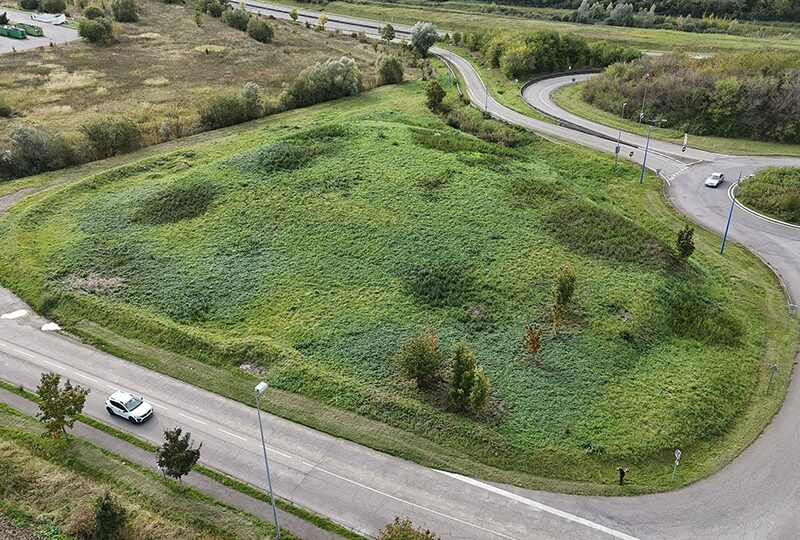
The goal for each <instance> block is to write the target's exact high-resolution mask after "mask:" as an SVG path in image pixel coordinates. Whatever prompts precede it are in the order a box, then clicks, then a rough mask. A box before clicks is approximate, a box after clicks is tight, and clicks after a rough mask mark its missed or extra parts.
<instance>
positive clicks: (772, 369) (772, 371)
mask: <svg viewBox="0 0 800 540" xmlns="http://www.w3.org/2000/svg"><path fill="white" fill-rule="evenodd" d="M777 372H778V364H772V365H771V366H770V367H769V383H768V384H767V394H769V391H770V389H771V388H772V379H774V378H775V374H776V373H777Z"/></svg>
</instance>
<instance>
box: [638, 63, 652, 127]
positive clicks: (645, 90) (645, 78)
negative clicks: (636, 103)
mask: <svg viewBox="0 0 800 540" xmlns="http://www.w3.org/2000/svg"><path fill="white" fill-rule="evenodd" d="M649 82H650V74H649V73H645V75H644V97H642V109H641V110H640V111H639V122H638V123H639V124H641V123H642V120H644V103H645V101H647V87H648V86H649V85H648V84H647V83H649Z"/></svg>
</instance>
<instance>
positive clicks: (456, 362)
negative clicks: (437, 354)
mask: <svg viewBox="0 0 800 540" xmlns="http://www.w3.org/2000/svg"><path fill="white" fill-rule="evenodd" d="M477 367H478V364H477V362H476V360H475V353H474V352H472V350H470V349H469V348H468V347H467V346H466V345H458V346H457V347H456V350H455V352H454V353H453V368H452V369H453V373H452V376H451V378H450V389H449V390H448V392H447V397H448V399H449V400H450V403H452V404H453V405H455V406H456V407H459V408H461V409H465V408H467V407H468V406H469V405H470V396H471V394H472V387H473V385H474V383H475V369H476V368H477Z"/></svg>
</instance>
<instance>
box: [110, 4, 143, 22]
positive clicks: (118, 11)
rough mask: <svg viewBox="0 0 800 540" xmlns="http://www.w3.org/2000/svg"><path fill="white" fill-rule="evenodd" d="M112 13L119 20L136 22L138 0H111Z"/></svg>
mask: <svg viewBox="0 0 800 540" xmlns="http://www.w3.org/2000/svg"><path fill="white" fill-rule="evenodd" d="M111 13H112V15H114V20H115V21H118V22H136V21H138V20H139V12H138V10H137V6H136V0H111Z"/></svg>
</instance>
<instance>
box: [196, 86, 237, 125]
mask: <svg viewBox="0 0 800 540" xmlns="http://www.w3.org/2000/svg"><path fill="white" fill-rule="evenodd" d="M198 112H199V114H200V125H201V126H202V128H203V129H219V128H222V127H227V126H234V125H236V124H241V123H242V122H245V121H247V107H246V106H245V103H244V100H243V99H242V98H241V96H237V95H232V94H222V95H218V96H214V97H212V98H211V99H210V100H208V101H207V102H206V103H205V105H203V106H201V107H200V110H199V111H198Z"/></svg>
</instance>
